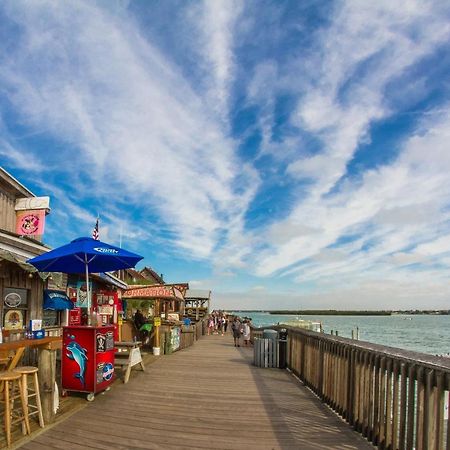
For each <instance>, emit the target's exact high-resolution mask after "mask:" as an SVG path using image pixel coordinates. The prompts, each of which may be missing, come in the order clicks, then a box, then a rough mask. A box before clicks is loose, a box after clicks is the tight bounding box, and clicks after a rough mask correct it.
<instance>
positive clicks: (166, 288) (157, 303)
mask: <svg viewBox="0 0 450 450" xmlns="http://www.w3.org/2000/svg"><path fill="white" fill-rule="evenodd" d="M187 287H188V285H187V284H186V283H184V284H164V285H150V286H141V285H135V286H128V289H127V290H126V291H124V292H123V294H122V298H123V299H127V300H130V299H138V300H142V301H145V300H152V301H153V323H154V324H158V325H156V326H155V330H154V331H155V332H154V333H153V340H152V345H153V347H154V348H160V336H161V335H162V334H164V336H167V334H166V333H169V334H170V339H171V349H172V350H177V349H178V348H179V342H180V333H181V326H182V319H183V314H184V296H183V293H182V290H186V289H187ZM159 324H160V325H159ZM128 327H129V328H130V329H132V328H134V325H133V324H132V323H130V322H128Z"/></svg>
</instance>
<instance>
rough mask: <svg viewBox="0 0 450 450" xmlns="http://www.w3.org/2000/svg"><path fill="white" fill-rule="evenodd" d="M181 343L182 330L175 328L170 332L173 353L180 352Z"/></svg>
mask: <svg viewBox="0 0 450 450" xmlns="http://www.w3.org/2000/svg"><path fill="white" fill-rule="evenodd" d="M180 341H181V328H180V327H173V328H172V330H170V343H171V346H172V351H175V350H178V349H179V348H180Z"/></svg>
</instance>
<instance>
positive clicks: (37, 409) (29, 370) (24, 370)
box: [13, 366, 44, 428]
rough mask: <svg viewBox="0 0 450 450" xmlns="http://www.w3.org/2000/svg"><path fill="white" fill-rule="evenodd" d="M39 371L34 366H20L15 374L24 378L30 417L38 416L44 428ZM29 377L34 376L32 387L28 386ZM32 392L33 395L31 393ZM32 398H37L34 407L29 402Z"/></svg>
mask: <svg viewBox="0 0 450 450" xmlns="http://www.w3.org/2000/svg"><path fill="white" fill-rule="evenodd" d="M38 371H39V369H38V368H37V367H33V366H20V367H16V368H15V369H14V370H13V372H15V373H18V374H19V375H21V376H22V385H23V389H24V392H25V399H26V404H27V409H28V417H31V416H34V415H35V414H37V415H38V418H39V425H40V427H41V428H44V417H43V416H42V406H41V395H40V394H39V380H38V375H37V374H38ZM28 375H31V376H32V380H31V381H32V382H33V381H34V383H32V384H31V386H29V385H28ZM30 392H31V393H30ZM32 397H36V404H35V405H32V404H30V402H29V399H30V398H32Z"/></svg>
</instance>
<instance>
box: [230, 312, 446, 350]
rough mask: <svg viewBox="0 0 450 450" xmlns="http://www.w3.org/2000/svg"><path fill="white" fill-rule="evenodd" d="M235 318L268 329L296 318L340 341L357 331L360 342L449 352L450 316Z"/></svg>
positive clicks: (255, 315) (263, 315)
mask: <svg viewBox="0 0 450 450" xmlns="http://www.w3.org/2000/svg"><path fill="white" fill-rule="evenodd" d="M238 314H239V315H241V316H248V317H251V318H252V323H253V325H255V326H270V325H274V324H277V323H278V322H282V321H283V320H295V319H296V318H299V319H304V320H312V321H314V322H316V321H318V322H322V325H323V329H324V332H325V333H330V332H331V330H333V331H336V330H337V331H338V332H339V336H342V337H348V338H350V337H351V335H352V330H356V327H359V338H360V340H361V341H367V342H373V343H376V344H381V345H388V346H390V347H397V348H402V349H405V350H413V351H417V352H424V353H430V354H433V355H438V354H439V355H440V354H447V353H449V352H450V315H448V316H434V315H411V316H406V315H393V316H293V315H287V314H283V315H272V314H268V313H259V312H245V313H242V312H241V313H238Z"/></svg>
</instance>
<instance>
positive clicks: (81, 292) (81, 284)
mask: <svg viewBox="0 0 450 450" xmlns="http://www.w3.org/2000/svg"><path fill="white" fill-rule="evenodd" d="M89 289H90V290H91V292H92V283H91V282H89ZM75 306H78V307H79V308H87V285H86V281H78V282H77V301H76V303H75Z"/></svg>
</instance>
